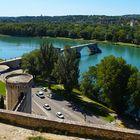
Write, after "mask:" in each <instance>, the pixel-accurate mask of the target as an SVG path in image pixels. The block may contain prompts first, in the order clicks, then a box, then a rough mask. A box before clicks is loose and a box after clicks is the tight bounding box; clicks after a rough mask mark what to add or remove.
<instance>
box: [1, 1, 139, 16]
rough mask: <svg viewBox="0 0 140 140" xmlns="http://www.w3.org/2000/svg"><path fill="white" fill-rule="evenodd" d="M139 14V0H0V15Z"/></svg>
mask: <svg viewBox="0 0 140 140" xmlns="http://www.w3.org/2000/svg"><path fill="white" fill-rule="evenodd" d="M126 14H140V0H1V1H0V16H40V15H43V16H60V15H112V16H113V15H126Z"/></svg>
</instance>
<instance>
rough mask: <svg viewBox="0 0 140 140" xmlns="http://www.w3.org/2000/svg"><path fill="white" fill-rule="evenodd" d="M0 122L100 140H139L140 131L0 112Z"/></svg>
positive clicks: (5, 111)
mask: <svg viewBox="0 0 140 140" xmlns="http://www.w3.org/2000/svg"><path fill="white" fill-rule="evenodd" d="M0 120H1V121H3V122H7V123H12V124H14V125H18V126H22V127H27V128H32V129H39V130H44V131H47V132H50V133H59V134H63V135H73V136H81V137H86V138H92V139H94V138H97V137H98V138H99V139H100V140H101V139H102V140H140V131H137V130H131V129H121V128H115V127H109V126H105V125H97V124H96V125H94V124H87V123H85V124H84V123H80V122H74V121H66V120H60V121H56V120H51V119H47V118H46V117H43V116H38V115H31V114H25V113H20V112H13V111H7V110H0Z"/></svg>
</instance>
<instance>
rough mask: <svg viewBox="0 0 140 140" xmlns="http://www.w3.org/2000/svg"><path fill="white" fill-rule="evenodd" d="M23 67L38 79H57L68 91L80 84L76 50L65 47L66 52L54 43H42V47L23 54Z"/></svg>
mask: <svg viewBox="0 0 140 140" xmlns="http://www.w3.org/2000/svg"><path fill="white" fill-rule="evenodd" d="M22 68H23V70H25V71H27V72H28V73H30V74H32V75H33V77H34V79H35V80H36V79H37V78H38V77H41V78H42V79H43V80H52V79H53V80H55V81H56V82H57V83H61V84H63V85H64V88H65V90H66V92H69V93H70V92H71V91H72V89H73V88H74V87H77V86H78V78H79V59H77V56H76V51H75V50H73V49H69V48H67V47H65V49H64V52H63V53H61V52H60V50H58V49H56V48H54V47H53V45H52V44H48V43H42V44H41V47H40V49H38V50H34V51H32V52H31V53H28V54H25V55H23V59H22Z"/></svg>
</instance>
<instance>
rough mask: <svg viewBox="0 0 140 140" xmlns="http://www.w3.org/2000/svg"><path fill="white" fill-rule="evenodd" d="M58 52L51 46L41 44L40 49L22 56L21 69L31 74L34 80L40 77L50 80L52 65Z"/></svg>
mask: <svg viewBox="0 0 140 140" xmlns="http://www.w3.org/2000/svg"><path fill="white" fill-rule="evenodd" d="M58 54H59V51H58V50H57V49H56V48H54V47H53V45H52V44H49V43H46V42H43V43H42V44H41V46H40V49H38V50H34V51H32V52H30V53H28V54H25V55H23V58H22V68H23V70H24V71H27V72H28V73H30V74H32V75H33V77H34V78H36V77H37V76H41V77H42V78H43V79H46V78H50V77H51V73H52V70H53V68H54V63H55V62H56V61H57V59H58Z"/></svg>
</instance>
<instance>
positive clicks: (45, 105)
mask: <svg viewBox="0 0 140 140" xmlns="http://www.w3.org/2000/svg"><path fill="white" fill-rule="evenodd" d="M43 107H44V108H45V109H46V110H51V107H50V106H49V105H48V104H44V105H43Z"/></svg>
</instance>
